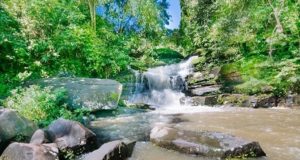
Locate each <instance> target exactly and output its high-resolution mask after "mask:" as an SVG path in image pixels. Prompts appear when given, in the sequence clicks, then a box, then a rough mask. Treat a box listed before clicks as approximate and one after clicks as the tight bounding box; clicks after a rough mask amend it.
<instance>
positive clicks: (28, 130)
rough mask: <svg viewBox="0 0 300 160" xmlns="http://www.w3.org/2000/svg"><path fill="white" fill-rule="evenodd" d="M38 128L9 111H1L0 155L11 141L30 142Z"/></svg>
mask: <svg viewBox="0 0 300 160" xmlns="http://www.w3.org/2000/svg"><path fill="white" fill-rule="evenodd" d="M36 129H37V126H36V125H35V124H34V123H33V122H31V121H29V120H27V119H26V118H24V117H22V116H20V115H18V114H17V112H15V111H13V110H9V109H0V153H1V152H2V151H3V150H4V149H5V147H6V146H8V144H9V143H10V142H11V141H24V140H29V139H30V137H31V136H32V134H33V133H34V131H35V130H36Z"/></svg>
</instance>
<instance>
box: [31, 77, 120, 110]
mask: <svg viewBox="0 0 300 160" xmlns="http://www.w3.org/2000/svg"><path fill="white" fill-rule="evenodd" d="M32 83H33V84H38V85H41V86H44V87H46V86H52V87H53V88H54V89H56V88H64V89H66V91H67V103H68V105H69V106H70V107H71V108H72V109H78V108H86V109H88V110H90V111H97V110H106V109H115V108H116V107H117V105H118V101H119V99H120V96H121V93H122V84H121V83H119V82H117V81H115V80H109V79H95V78H48V79H41V80H38V81H35V82H32Z"/></svg>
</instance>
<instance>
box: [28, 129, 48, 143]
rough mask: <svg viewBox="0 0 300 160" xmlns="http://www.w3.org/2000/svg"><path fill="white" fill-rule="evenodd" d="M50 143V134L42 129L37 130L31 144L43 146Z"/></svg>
mask: <svg viewBox="0 0 300 160" xmlns="http://www.w3.org/2000/svg"><path fill="white" fill-rule="evenodd" d="M49 142H50V140H49V135H48V133H47V132H46V131H44V130H42V129H38V130H36V131H35V132H34V134H33V135H32V137H31V140H30V143H31V144H43V143H49Z"/></svg>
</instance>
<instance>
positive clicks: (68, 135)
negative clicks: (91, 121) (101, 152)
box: [47, 118, 96, 152]
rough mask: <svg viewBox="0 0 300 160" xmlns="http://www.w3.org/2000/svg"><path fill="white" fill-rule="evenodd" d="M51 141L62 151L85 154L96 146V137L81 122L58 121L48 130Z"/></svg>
mask: <svg viewBox="0 0 300 160" xmlns="http://www.w3.org/2000/svg"><path fill="white" fill-rule="evenodd" d="M47 132H48V134H49V137H50V141H51V142H54V143H56V144H57V146H58V148H59V149H60V150H61V151H65V150H72V151H75V152H78V151H80V152H85V151H89V150H92V149H94V147H95V146H96V135H95V133H93V132H92V131H91V130H89V129H88V128H86V127H84V126H83V125H82V124H80V123H79V122H75V121H70V120H65V119H62V118H60V119H58V120H56V121H54V122H52V123H51V124H50V125H49V126H48V129H47Z"/></svg>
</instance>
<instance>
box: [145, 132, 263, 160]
mask: <svg viewBox="0 0 300 160" xmlns="http://www.w3.org/2000/svg"><path fill="white" fill-rule="evenodd" d="M150 140H151V142H153V143H155V144H156V145H158V146H160V147H164V148H167V149H172V150H176V151H179V152H181V153H186V154H193V155H198V156H205V157H218V158H224V159H226V158H234V157H239V156H246V157H248V156H249V157H261V156H266V154H265V152H264V151H263V150H262V148H261V147H260V145H259V143H258V142H249V141H246V140H243V139H241V138H238V137H235V136H232V135H228V134H224V133H220V132H208V131H200V132H193V131H186V130H178V129H174V128H169V127H164V126H156V127H154V128H153V129H152V130H151V134H150Z"/></svg>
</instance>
